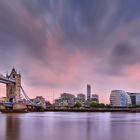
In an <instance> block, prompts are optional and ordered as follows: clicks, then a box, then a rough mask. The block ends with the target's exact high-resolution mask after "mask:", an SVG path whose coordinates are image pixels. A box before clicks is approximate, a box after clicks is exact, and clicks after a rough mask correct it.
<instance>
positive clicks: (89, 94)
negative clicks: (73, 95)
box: [87, 84, 91, 101]
mask: <svg viewBox="0 0 140 140" xmlns="http://www.w3.org/2000/svg"><path fill="white" fill-rule="evenodd" d="M90 97H91V85H89V84H87V100H88V101H90Z"/></svg>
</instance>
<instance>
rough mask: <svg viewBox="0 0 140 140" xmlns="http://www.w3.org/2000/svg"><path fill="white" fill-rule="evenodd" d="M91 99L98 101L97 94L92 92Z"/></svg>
mask: <svg viewBox="0 0 140 140" xmlns="http://www.w3.org/2000/svg"><path fill="white" fill-rule="evenodd" d="M91 101H92V102H95V103H99V96H98V95H97V94H92V96H91Z"/></svg>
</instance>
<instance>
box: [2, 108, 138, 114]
mask: <svg viewBox="0 0 140 140" xmlns="http://www.w3.org/2000/svg"><path fill="white" fill-rule="evenodd" d="M0 112H1V113H30V112H126V113H140V108H61V109H60V108H57V109H54V108H48V109H44V110H22V109H18V110H6V109H2V110H0Z"/></svg>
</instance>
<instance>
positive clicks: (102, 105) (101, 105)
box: [90, 102, 106, 108]
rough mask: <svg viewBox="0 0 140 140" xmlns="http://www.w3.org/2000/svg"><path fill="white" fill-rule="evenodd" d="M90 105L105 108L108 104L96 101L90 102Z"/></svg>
mask: <svg viewBox="0 0 140 140" xmlns="http://www.w3.org/2000/svg"><path fill="white" fill-rule="evenodd" d="M90 107H91V108H105V107H106V105H105V104H103V103H100V104H99V103H96V102H92V103H91V104H90Z"/></svg>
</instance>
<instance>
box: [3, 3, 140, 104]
mask: <svg viewBox="0 0 140 140" xmlns="http://www.w3.org/2000/svg"><path fill="white" fill-rule="evenodd" d="M139 4H140V1H138V0H133V1H132V0H86V1H85V0H67V1H66V0H58V1H55V0H30V1H28V0H13V1H12V2H9V1H8V0H4V1H0V65H1V66H0V74H6V73H7V72H10V70H11V69H12V68H13V66H14V67H15V68H16V69H17V71H20V72H21V74H22V85H23V87H24V89H25V90H26V92H27V94H28V96H29V97H31V98H32V97H35V96H36V95H42V96H43V97H45V98H46V99H47V100H52V97H53V95H50V94H48V93H51V94H53V92H55V96H56V98H57V97H58V96H59V93H61V91H64V92H65V91H67V92H70V93H74V94H77V93H81V92H85V93H86V84H87V83H89V84H90V85H91V87H92V92H93V93H95V94H98V95H99V96H100V99H101V102H105V103H108V102H109V101H108V96H109V94H110V92H111V90H113V89H122V90H125V91H128V92H140V88H139V83H140V78H139V77H140V73H139V68H140V62H139V59H140V48H139V45H140V42H139V40H140V34H139V32H140V26H139V25H140V8H139ZM0 93H1V95H0V96H3V95H5V85H2V84H0Z"/></svg>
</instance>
